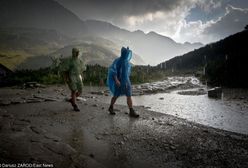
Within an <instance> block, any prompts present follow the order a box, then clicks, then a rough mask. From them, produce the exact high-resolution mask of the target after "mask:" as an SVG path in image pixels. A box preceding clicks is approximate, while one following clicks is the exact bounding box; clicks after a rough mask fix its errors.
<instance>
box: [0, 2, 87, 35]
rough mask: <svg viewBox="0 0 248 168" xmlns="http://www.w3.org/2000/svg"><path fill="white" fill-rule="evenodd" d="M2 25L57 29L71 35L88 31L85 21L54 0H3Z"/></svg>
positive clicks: (0, 4)
mask: <svg viewBox="0 0 248 168" xmlns="http://www.w3.org/2000/svg"><path fill="white" fill-rule="evenodd" d="M0 25H1V27H33V28H40V29H55V30H57V31H59V32H61V33H64V34H65V35H67V36H71V37H76V36H81V35H82V34H85V33H86V32H87V29H86V26H85V25H84V22H82V21H81V20H80V19H79V18H78V17H77V16H76V15H74V14H73V13H72V12H70V11H69V10H67V9H66V8H64V7H63V6H62V5H60V4H59V3H57V2H55V1H53V0H1V1H0Z"/></svg>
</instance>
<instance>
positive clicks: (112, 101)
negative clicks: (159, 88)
mask: <svg viewBox="0 0 248 168" xmlns="http://www.w3.org/2000/svg"><path fill="white" fill-rule="evenodd" d="M117 98H118V97H116V96H113V97H112V99H111V102H110V107H113V106H114V104H115V102H116V100H117Z"/></svg>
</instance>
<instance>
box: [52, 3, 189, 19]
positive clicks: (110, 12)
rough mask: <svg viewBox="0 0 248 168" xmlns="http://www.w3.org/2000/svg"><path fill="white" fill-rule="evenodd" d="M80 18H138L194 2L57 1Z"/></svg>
mask: <svg viewBox="0 0 248 168" xmlns="http://www.w3.org/2000/svg"><path fill="white" fill-rule="evenodd" d="M57 1H58V2H60V3H61V4H62V5H64V6H66V7H68V8H70V9H72V10H73V11H76V13H77V14H78V15H79V17H81V18H94V17H100V18H101V17H102V18H111V17H112V18H114V17H118V16H119V17H123V16H139V15H143V14H146V13H153V12H157V11H171V10H173V9H175V8H176V7H178V6H181V5H185V4H187V3H188V2H191V1H194V0H72V1H71V0H70V1H69V0H57Z"/></svg>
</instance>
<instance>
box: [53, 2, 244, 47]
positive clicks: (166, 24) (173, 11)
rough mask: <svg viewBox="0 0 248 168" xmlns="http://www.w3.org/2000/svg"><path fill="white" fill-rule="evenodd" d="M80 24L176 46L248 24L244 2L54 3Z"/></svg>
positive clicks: (218, 36)
mask: <svg viewBox="0 0 248 168" xmlns="http://www.w3.org/2000/svg"><path fill="white" fill-rule="evenodd" d="M57 1H58V2H59V3H60V4H62V5H63V6H64V7H66V8H68V9H69V10H71V11H72V12H74V13H75V14H76V15H77V16H78V17H79V18H81V19H82V20H87V19H94V20H101V21H107V22H110V23H112V24H113V25H116V26H118V27H121V28H124V29H127V30H130V31H135V30H142V31H144V32H145V33H148V32H150V31H155V32H157V33H159V34H162V35H164V36H168V37H171V38H172V39H174V40H175V41H177V42H182V43H183V42H186V41H188V42H202V43H204V44H207V43H210V42H214V41H217V40H219V39H222V38H224V37H226V36H229V35H231V34H234V33H236V32H239V31H242V30H243V29H244V27H245V25H247V24H248V0H57Z"/></svg>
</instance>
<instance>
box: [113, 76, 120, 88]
mask: <svg viewBox="0 0 248 168" xmlns="http://www.w3.org/2000/svg"><path fill="white" fill-rule="evenodd" d="M114 80H115V84H116V85H117V86H118V87H120V86H121V82H120V81H119V79H118V78H117V76H116V75H114Z"/></svg>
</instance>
